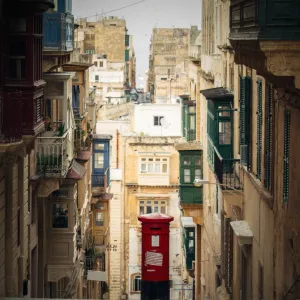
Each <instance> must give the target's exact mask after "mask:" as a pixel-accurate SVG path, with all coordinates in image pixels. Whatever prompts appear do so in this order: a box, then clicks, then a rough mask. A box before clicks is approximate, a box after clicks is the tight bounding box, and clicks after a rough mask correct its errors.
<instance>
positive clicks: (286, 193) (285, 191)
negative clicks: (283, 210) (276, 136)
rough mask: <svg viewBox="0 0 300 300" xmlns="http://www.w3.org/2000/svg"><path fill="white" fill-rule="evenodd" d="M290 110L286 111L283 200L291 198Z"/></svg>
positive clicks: (286, 200)
mask: <svg viewBox="0 0 300 300" xmlns="http://www.w3.org/2000/svg"><path fill="white" fill-rule="evenodd" d="M290 122H291V120H290V111H289V110H288V109H286V110H285V111H284V155H283V201H284V202H288V200H289V170H290V168H289V156H290Z"/></svg>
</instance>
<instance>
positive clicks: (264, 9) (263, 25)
mask: <svg viewBox="0 0 300 300" xmlns="http://www.w3.org/2000/svg"><path fill="white" fill-rule="evenodd" d="M299 18H300V6H299V1H298V0H291V1H286V0H242V1H241V0H231V1H230V39H231V40H249V41H250V40H300V23H299Z"/></svg>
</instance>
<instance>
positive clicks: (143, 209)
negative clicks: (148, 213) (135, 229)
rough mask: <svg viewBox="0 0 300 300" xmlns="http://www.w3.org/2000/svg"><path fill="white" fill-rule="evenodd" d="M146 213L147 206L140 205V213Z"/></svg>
mask: <svg viewBox="0 0 300 300" xmlns="http://www.w3.org/2000/svg"><path fill="white" fill-rule="evenodd" d="M144 214H145V207H144V206H140V215H144Z"/></svg>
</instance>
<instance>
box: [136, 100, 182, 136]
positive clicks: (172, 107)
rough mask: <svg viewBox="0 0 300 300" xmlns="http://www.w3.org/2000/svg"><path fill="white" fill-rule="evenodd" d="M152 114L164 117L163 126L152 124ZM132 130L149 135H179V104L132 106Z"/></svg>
mask: <svg viewBox="0 0 300 300" xmlns="http://www.w3.org/2000/svg"><path fill="white" fill-rule="evenodd" d="M154 116H161V117H164V118H165V121H166V122H165V123H166V125H165V126H154ZM134 131H135V132H136V133H137V134H140V133H144V135H149V136H181V108H180V105H179V104H140V105H135V108H134Z"/></svg>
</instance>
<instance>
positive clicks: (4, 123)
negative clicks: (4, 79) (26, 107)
mask: <svg viewBox="0 0 300 300" xmlns="http://www.w3.org/2000/svg"><path fill="white" fill-rule="evenodd" d="M21 97H22V94H21V92H4V93H1V92H0V144H6V143H16V142H19V141H21V140H22V122H23V117H22V116H23V111H22V110H23V104H22V98H21Z"/></svg>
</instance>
